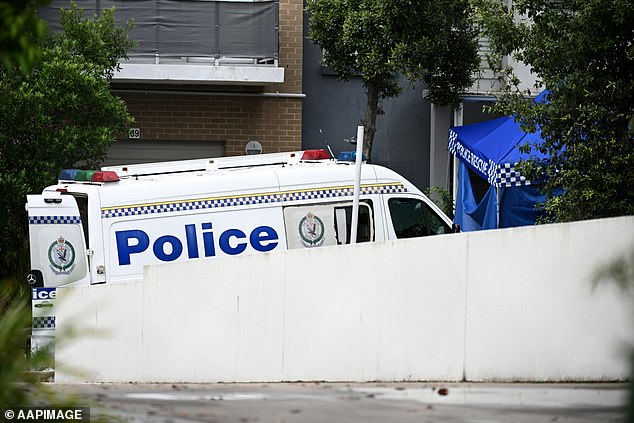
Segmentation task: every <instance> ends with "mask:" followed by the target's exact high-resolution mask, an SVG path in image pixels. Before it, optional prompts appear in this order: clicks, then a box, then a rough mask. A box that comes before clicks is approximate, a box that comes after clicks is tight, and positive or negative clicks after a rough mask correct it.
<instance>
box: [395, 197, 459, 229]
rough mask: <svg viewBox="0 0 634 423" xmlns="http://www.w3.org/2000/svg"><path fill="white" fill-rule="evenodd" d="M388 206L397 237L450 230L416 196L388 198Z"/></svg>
mask: <svg viewBox="0 0 634 423" xmlns="http://www.w3.org/2000/svg"><path fill="white" fill-rule="evenodd" d="M388 207H389V209H390V215H391V217H392V225H393V227H394V232H395V234H396V237H397V238H399V239H400V238H415V237H421V236H427V235H439V234H446V233H450V232H451V228H450V227H449V226H448V225H447V224H446V223H445V222H444V221H443V220H442V219H441V218H440V216H438V215H437V214H436V213H435V212H434V211H433V210H432V209H431V207H429V206H428V205H427V204H425V203H424V202H423V201H422V200H419V199H416V198H390V199H389V200H388Z"/></svg>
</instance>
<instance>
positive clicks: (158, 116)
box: [113, 0, 303, 155]
mask: <svg viewBox="0 0 634 423" xmlns="http://www.w3.org/2000/svg"><path fill="white" fill-rule="evenodd" d="M279 13H280V18H279V24H280V28H279V66H283V67H284V83H282V84H277V85H270V86H264V87H236V86H225V87H223V86H218V85H208V86H189V87H184V86H180V85H161V86H156V85H145V86H141V85H135V86H130V85H126V86H122V85H119V86H116V85H115V86H113V92H114V94H115V95H117V96H119V97H121V98H122V99H123V100H124V101H125V102H126V103H127V105H128V111H129V113H130V114H131V115H132V116H133V117H134V118H135V121H136V122H135V123H134V124H133V125H132V126H133V127H135V128H140V129H141V137H142V140H143V139H151V140H165V141H172V142H175V141H179V140H196V141H210V142H216V141H223V142H224V144H225V153H226V154H227V155H240V154H244V148H245V145H246V143H247V142H249V141H251V140H257V141H259V142H260V143H261V144H262V146H263V150H264V153H273V152H280V151H292V150H299V149H301V134H302V98H301V93H302V44H303V24H302V17H303V1H302V0H280V2H279ZM186 91H194V93H192V94H187V93H185V92H186Z"/></svg>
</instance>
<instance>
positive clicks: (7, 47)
mask: <svg viewBox="0 0 634 423" xmlns="http://www.w3.org/2000/svg"><path fill="white" fill-rule="evenodd" d="M43 3H44V1H41V0H9V1H1V2H0V66H4V68H5V69H12V68H14V67H16V66H17V67H18V68H19V69H21V70H22V71H23V72H28V71H30V70H31V69H32V68H33V66H35V65H36V63H37V62H38V61H39V59H40V49H39V45H38V43H39V40H40V39H41V38H42V37H43V36H44V34H45V33H46V24H45V23H44V22H43V21H41V20H40V19H38V18H37V16H36V15H35V8H36V7H37V6H38V5H40V4H43Z"/></svg>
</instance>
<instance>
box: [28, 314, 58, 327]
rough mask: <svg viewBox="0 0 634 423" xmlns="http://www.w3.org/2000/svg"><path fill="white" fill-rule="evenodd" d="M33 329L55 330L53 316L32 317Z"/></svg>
mask: <svg viewBox="0 0 634 423" xmlns="http://www.w3.org/2000/svg"><path fill="white" fill-rule="evenodd" d="M33 329H55V316H44V317H34V318H33Z"/></svg>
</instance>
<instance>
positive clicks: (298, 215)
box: [284, 201, 374, 249]
mask: <svg viewBox="0 0 634 423" xmlns="http://www.w3.org/2000/svg"><path fill="white" fill-rule="evenodd" d="M284 225H285V228H286V245H287V247H288V248H289V249H293V248H312V247H321V246H326V245H342V244H350V231H351V227H352V203H351V202H349V201H346V202H341V203H326V204H308V205H301V206H287V207H285V208H284ZM357 234H358V238H357V241H358V242H367V241H373V240H374V217H373V213H372V203H371V202H370V201H363V202H360V203H359V224H358V228H357Z"/></svg>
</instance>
